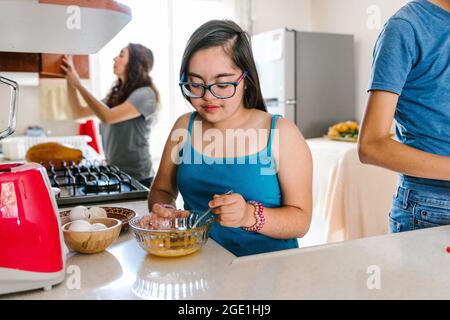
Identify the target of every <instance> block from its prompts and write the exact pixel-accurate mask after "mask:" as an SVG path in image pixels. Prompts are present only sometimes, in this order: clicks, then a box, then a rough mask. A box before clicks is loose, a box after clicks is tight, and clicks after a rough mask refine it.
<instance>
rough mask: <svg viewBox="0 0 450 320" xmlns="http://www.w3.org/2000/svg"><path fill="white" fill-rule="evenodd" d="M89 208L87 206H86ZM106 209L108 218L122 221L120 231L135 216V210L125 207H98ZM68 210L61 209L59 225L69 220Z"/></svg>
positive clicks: (123, 229) (126, 226) (124, 229)
mask: <svg viewBox="0 0 450 320" xmlns="http://www.w3.org/2000/svg"><path fill="white" fill-rule="evenodd" d="M87 208H89V206H88V207H87ZM100 208H103V209H105V210H106V215H107V217H108V218H114V219H117V220H120V221H122V229H121V230H122V231H126V230H127V229H128V222H129V221H130V220H131V219H133V218H134V217H135V216H136V212H134V211H133V210H131V209H127V208H120V207H100ZM69 215H70V210H65V211H61V212H60V213H59V216H60V218H61V225H65V224H66V223H68V222H70V218H69Z"/></svg>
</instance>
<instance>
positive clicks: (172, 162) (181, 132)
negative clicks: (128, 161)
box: [148, 114, 190, 211]
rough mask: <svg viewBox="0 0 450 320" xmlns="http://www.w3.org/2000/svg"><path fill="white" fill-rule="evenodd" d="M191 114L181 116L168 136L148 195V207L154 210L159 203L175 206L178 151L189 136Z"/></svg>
mask: <svg viewBox="0 0 450 320" xmlns="http://www.w3.org/2000/svg"><path fill="white" fill-rule="evenodd" d="M189 117H190V114H185V115H183V116H181V117H180V118H179V119H178V120H177V121H176V123H175V125H174V126H173V128H172V131H171V133H170V135H169V137H168V138H167V141H166V145H165V147H164V151H163V154H162V157H161V163H160V165H159V168H158V172H157V174H156V177H155V179H154V181H153V183H152V187H151V189H150V194H149V197H148V209H149V211H152V209H153V208H154V207H153V206H154V205H155V204H157V203H163V204H169V205H172V206H175V201H176V199H177V196H178V187H177V168H178V165H177V163H176V161H177V154H178V153H177V152H178V151H179V150H180V148H181V147H182V144H183V143H184V142H185V141H186V138H187V128H188V125H189Z"/></svg>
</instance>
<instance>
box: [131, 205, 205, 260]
mask: <svg viewBox="0 0 450 320" xmlns="http://www.w3.org/2000/svg"><path fill="white" fill-rule="evenodd" d="M190 212H191V214H190V215H189V216H188V217H187V218H177V219H175V221H174V228H172V229H170V230H159V229H158V230H155V229H147V228H143V227H141V225H140V221H141V219H142V218H143V216H141V217H135V218H133V219H132V220H130V222H129V226H130V228H131V230H132V231H133V233H134V236H135V239H136V241H137V242H138V243H139V245H140V246H141V248H142V249H144V250H145V251H147V252H148V253H150V254H152V255H156V256H160V257H179V256H185V255H188V254H191V253H194V252H196V251H198V250H200V248H201V247H202V246H203V245H204V244H205V243H206V242H207V240H208V234H209V230H210V229H211V225H212V223H213V222H214V217H213V215H212V214H211V215H208V216H206V217H204V218H203V219H202V220H201V221H200V222H199V223H198V225H197V226H196V227H195V228H192V226H193V225H194V223H195V222H196V221H197V219H198V218H200V216H201V215H202V213H203V212H200V211H192V210H190Z"/></svg>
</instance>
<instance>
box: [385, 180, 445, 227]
mask: <svg viewBox="0 0 450 320" xmlns="http://www.w3.org/2000/svg"><path fill="white" fill-rule="evenodd" d="M449 224H450V190H448V189H443V188H437V187H430V186H425V185H420V184H415V183H410V182H404V181H400V183H399V187H398V189H397V193H396V195H394V198H393V200H392V209H391V212H390V213H389V231H390V232H391V233H396V232H403V231H411V230H417V229H424V228H432V227H439V226H443V225H449Z"/></svg>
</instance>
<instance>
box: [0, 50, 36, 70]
mask: <svg viewBox="0 0 450 320" xmlns="http://www.w3.org/2000/svg"><path fill="white" fill-rule="evenodd" d="M40 61H41V56H40V54H39V53H17V52H0V71H4V72H39V70H40V68H39V66H40Z"/></svg>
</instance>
